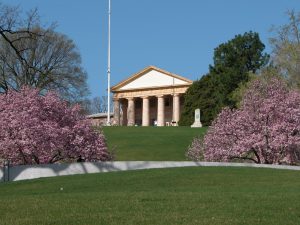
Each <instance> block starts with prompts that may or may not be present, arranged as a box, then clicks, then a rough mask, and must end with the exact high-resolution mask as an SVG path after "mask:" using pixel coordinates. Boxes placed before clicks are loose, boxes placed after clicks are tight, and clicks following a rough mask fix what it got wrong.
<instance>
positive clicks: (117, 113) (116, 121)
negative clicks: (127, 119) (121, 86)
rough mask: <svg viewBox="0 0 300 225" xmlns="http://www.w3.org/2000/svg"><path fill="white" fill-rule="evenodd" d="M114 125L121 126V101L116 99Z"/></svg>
mask: <svg viewBox="0 0 300 225" xmlns="http://www.w3.org/2000/svg"><path fill="white" fill-rule="evenodd" d="M114 124H116V125H120V101H119V99H118V98H114Z"/></svg>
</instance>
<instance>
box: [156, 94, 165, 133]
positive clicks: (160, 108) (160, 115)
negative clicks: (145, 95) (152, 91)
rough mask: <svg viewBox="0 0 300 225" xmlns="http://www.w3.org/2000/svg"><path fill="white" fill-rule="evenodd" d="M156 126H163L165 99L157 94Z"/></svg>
mask: <svg viewBox="0 0 300 225" xmlns="http://www.w3.org/2000/svg"><path fill="white" fill-rule="evenodd" d="M157 126H159V127H163V126H165V99H164V96H163V95H159V96H157Z"/></svg>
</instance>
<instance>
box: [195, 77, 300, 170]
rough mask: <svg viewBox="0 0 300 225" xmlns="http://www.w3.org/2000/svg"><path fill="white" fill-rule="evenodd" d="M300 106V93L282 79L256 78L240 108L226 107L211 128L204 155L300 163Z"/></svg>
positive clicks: (212, 158) (266, 161)
mask: <svg viewBox="0 0 300 225" xmlns="http://www.w3.org/2000/svg"><path fill="white" fill-rule="evenodd" d="M299 106H300V93H299V92H298V91H295V90H289V89H288V88H287V86H286V85H285V83H284V82H283V81H282V80H280V79H278V78H272V79H271V80H269V81H268V82H262V80H255V81H253V83H252V85H250V87H249V89H248V90H247V91H246V93H245V96H244V99H243V101H242V105H241V108H240V109H229V108H225V109H223V110H222V112H221V113H220V114H219V115H218V117H217V119H216V120H215V121H214V122H213V124H212V126H211V127H210V128H209V130H208V132H207V134H206V136H205V138H204V143H203V148H204V157H205V159H206V160H208V161H230V160H233V159H246V160H251V161H253V162H255V163H266V164H281V163H288V164H296V163H298V162H299V160H300V131H299V127H300V107H299ZM196 150H197V149H194V151H196ZM197 151H198V152H199V150H197Z"/></svg>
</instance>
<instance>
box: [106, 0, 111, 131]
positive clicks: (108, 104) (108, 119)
mask: <svg viewBox="0 0 300 225" xmlns="http://www.w3.org/2000/svg"><path fill="white" fill-rule="evenodd" d="M110 1H111V0H108V54H107V125H108V126H109V125H110V14H111V9H110V6H111V4H110Z"/></svg>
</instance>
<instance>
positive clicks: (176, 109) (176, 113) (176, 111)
mask: <svg viewBox="0 0 300 225" xmlns="http://www.w3.org/2000/svg"><path fill="white" fill-rule="evenodd" d="M179 119H180V97H179V94H174V95H173V120H174V121H175V122H176V124H178V121H179Z"/></svg>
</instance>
